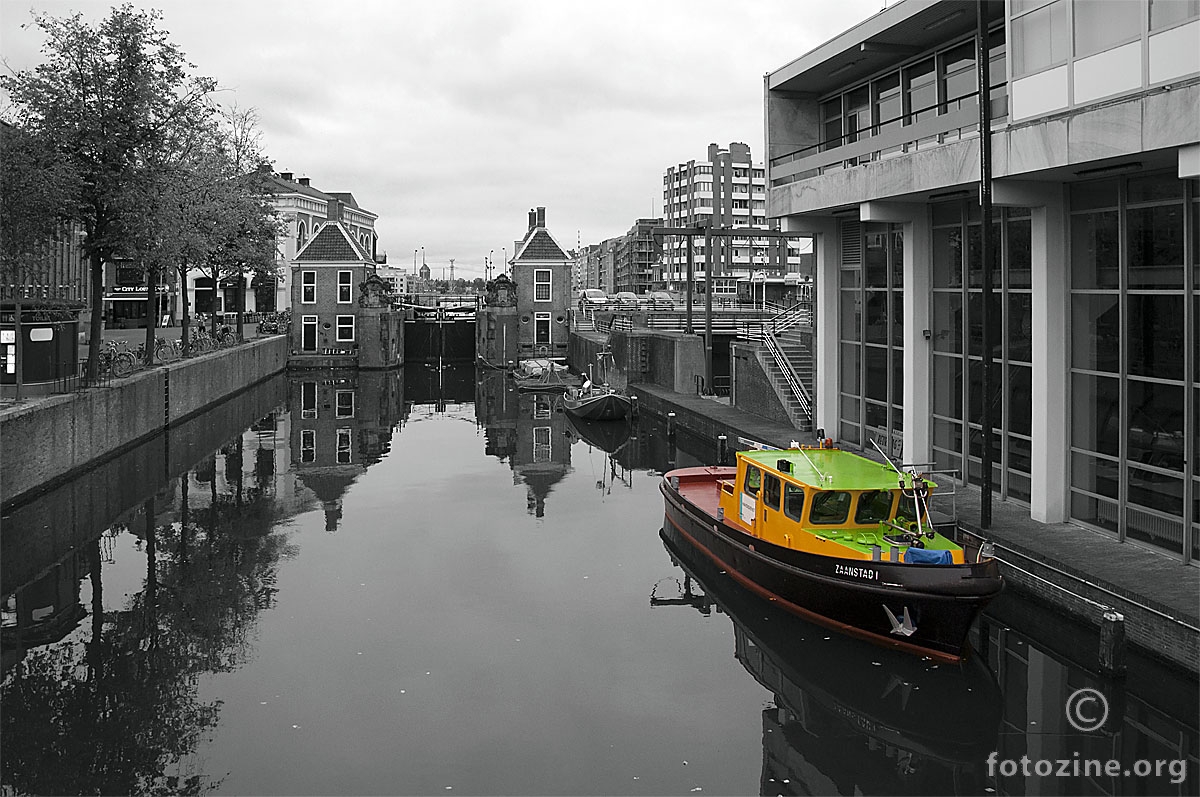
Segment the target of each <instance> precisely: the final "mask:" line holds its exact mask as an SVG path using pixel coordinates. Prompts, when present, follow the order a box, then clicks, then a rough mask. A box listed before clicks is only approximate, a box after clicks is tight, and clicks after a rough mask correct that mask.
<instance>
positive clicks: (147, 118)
mask: <svg viewBox="0 0 1200 797" xmlns="http://www.w3.org/2000/svg"><path fill="white" fill-rule="evenodd" d="M160 19H161V14H160V13H159V12H157V11H146V10H141V9H136V8H134V6H133V5H131V4H129V3H126V4H124V5H122V6H120V7H118V8H113V9H112V10H111V11H110V13H109V16H108V17H107V18H105V19H103V20H101V21H100V22H99V23H97V24H94V25H93V24H89V23H88V22H86V21H85V20H84V18H83V15H82V14H78V13H77V14H73V15H71V16H67V17H63V18H57V17H53V16H50V15H47V14H35V15H34V18H33V20H34V21H33V24H35V25H37V26H38V27H39V28H41V29H42V31H43V32H44V34H45V37H46V38H45V42H44V43H43V45H42V55H43V57H44V60H43V62H42V63H41V64H40V65H39V66H37V67H36V68H35V69H33V70H21V71H19V72H17V73H15V74H13V75H6V76H3V77H0V87H3V88H4V89H5V90H6V91H7V92H8V94H9V98H10V100H11V102H12V107H13V109H14V121H15V122H16V124H17V125H18V126H19V127H21V128H22V129H23V130H25V131H27V132H28V133H30V134H32V135H34V136H36V137H37V138H38V139H40V140H42V141H44V142H45V143H46V145H47V146H48V147H49V149H50V150H51V151H53V152H54V153H55V154H56V156H57V157H58V158H59V159H60V160H61V161H62V162H63V163H64V164H66V165H67V167H68V168H69V169H70V170H71V171H72V172H73V173H74V174H75V175H76V177H77V180H78V183H77V189H78V190H77V191H76V192H75V193H74V196H73V202H72V205H73V208H72V214H71V215H72V216H73V217H74V218H76V219H78V220H79V221H80V223H81V224H82V226H83V229H84V233H85V237H84V240H83V244H82V246H83V251H84V253H85V255H86V257H87V258H88V262H89V270H90V276H91V299H92V320H91V334H90V340H91V341H92V342H93V344H97V343H98V342H99V340H100V337H101V316H102V312H103V301H104V296H103V288H104V286H103V279H104V271H103V268H104V262H105V261H106V260H109V259H111V258H112V257H113V256H114V255H115V254H123V252H122V249H123V247H124V246H125V245H126V244H127V242H128V241H129V240H130V238H131V231H132V230H135V229H136V228H137V227H138V225H139V224H140V223H141V219H140V218H139V217H138V215H137V214H136V213H135V212H134V209H136V208H137V206H138V201H137V199H136V197H137V196H138V192H139V190H142V189H144V181H145V179H146V174H145V172H144V169H145V168H146V166H147V164H148V163H152V162H153V161H154V160H155V158H156V157H157V155H158V154H159V153H161V152H163V151H164V150H167V149H169V148H170V146H171V145H172V144H173V143H174V142H176V141H177V140H178V138H179V131H187V130H189V129H194V128H196V127H198V126H200V125H202V124H203V122H204V120H206V119H207V118H208V117H209V116H210V115H211V114H212V112H213V110H214V106H213V104H212V103H211V101H210V94H211V93H212V92H213V90H214V89H215V88H216V83H215V81H213V80H212V79H211V78H206V77H199V76H196V75H194V74H192V70H193V68H194V67H193V65H192V64H190V63H188V61H187V60H186V59H185V57H184V55H183V53H182V51H181V50H180V49H179V48H178V47H177V46H176V45H175V44H173V43H172V42H171V41H170V40H169V39H168V38H167V35H168V34H167V32H166V31H164V30H161V29H160V28H159V27H158V23H159V21H160ZM98 350H99V346H98V345H92V346H91V347H90V349H89V353H88V377H89V378H90V379H94V378H95V376H96V367H97V353H98Z"/></svg>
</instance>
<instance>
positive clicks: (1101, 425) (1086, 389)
mask: <svg viewBox="0 0 1200 797" xmlns="http://www.w3.org/2000/svg"><path fill="white" fill-rule="evenodd" d="M1071 445H1073V446H1075V447H1077V448H1082V449H1086V450H1088V451H1097V452H1099V453H1101V454H1108V455H1110V456H1114V457H1115V456H1117V455H1118V453H1119V449H1120V445H1121V401H1120V382H1118V381H1117V380H1116V379H1115V378H1110V377H1104V376H1091V375H1089V374H1072V375H1071Z"/></svg>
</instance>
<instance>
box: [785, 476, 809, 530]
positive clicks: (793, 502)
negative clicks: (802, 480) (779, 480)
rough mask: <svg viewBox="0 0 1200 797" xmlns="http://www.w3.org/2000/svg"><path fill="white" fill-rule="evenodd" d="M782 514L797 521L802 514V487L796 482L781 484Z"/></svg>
mask: <svg viewBox="0 0 1200 797" xmlns="http://www.w3.org/2000/svg"><path fill="white" fill-rule="evenodd" d="M783 514H785V515H787V516H788V517H789V518H791V519H792V520H794V521H796V522H797V523H799V522H800V517H801V516H802V515H803V514H804V488H803V487H801V486H800V485H798V484H787V483H785V484H784V485H783Z"/></svg>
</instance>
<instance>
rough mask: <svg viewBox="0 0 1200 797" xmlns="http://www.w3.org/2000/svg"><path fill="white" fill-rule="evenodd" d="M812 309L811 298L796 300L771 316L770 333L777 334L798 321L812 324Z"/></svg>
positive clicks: (798, 322)
mask: <svg viewBox="0 0 1200 797" xmlns="http://www.w3.org/2000/svg"><path fill="white" fill-rule="evenodd" d="M813 311H814V308H813V302H812V300H811V299H804V300H801V301H799V302H796V303H795V304H794V305H792V306H791V307H789V308H787V309H786V310H784V311H783V312H781V313H778V314H777V315H774V316H772V317H771V320H770V323H771V334H772V335H778V334H779V333H780V332H785V331H787V330H788V329H791V328H792V327H794V326H796V325H797V324H800V323H804V324H806V325H808V326H812V323H813V315H814V312H813Z"/></svg>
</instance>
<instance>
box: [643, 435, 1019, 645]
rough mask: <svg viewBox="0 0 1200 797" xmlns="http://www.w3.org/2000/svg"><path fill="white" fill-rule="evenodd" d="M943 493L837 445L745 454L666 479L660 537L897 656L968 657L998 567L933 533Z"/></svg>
mask: <svg viewBox="0 0 1200 797" xmlns="http://www.w3.org/2000/svg"><path fill="white" fill-rule="evenodd" d="M934 487H936V485H935V484H934V483H933V482H932V481H931V480H930V479H928V478H926V477H925V476H924V475H922V474H919V473H916V472H915V471H912V470H910V471H908V472H904V471H901V470H900V469H898V468H896V467H895V466H894V465H892V464H890V463H888V464H884V463H879V462H874V461H872V460H870V459H867V458H866V457H862V456H859V455H857V454H853V453H851V452H848V451H843V450H841V449H838V448H835V447H833V445H832V444H831V443H829V442H826V443H823V444H822V445H820V446H816V447H807V446H798V447H794V448H789V449H771V448H768V449H758V450H750V451H739V452H737V465H736V467H724V466H721V467H692V468H680V469H677V470H672V471H670V472H668V473H666V474H665V475H664V476H663V481H662V485H661V489H662V492H663V495H664V496H665V498H666V522H665V524H664V532H665V533H666V534H667V535H668V536H669V537H671V538H672V539H675V540H676V541H685V542H687V543H688V544H690V545H692V546H694V547H695V548H697V549H698V550H699V551H701V552H702V553H704V554H705V555H707V556H708V557H709V558H710V559H712V560H713V561H714V563H716V564H717V565H719V566H720V567H721V568H722V569H724V570H726V571H727V572H728V574H729V575H730V576H732V577H733V578H734V579H735V580H737V581H738V582H740V583H741V584H742V585H743V586H746V587H748V588H749V589H751V590H752V591H754V592H756V593H758V594H759V595H761V596H763V597H765V598H767V599H769V600H772V601H775V602H777V603H778V604H779V605H780V606H782V607H783V608H785V609H787V610H789V611H792V612H793V613H795V614H798V615H801V616H804V617H808V618H810V619H815V620H818V621H821V622H824V623H826V624H827V625H832V626H834V627H837V628H839V629H841V630H844V631H846V632H849V633H853V634H856V635H860V636H868V637H871V638H873V639H875V640H876V641H882V642H885V643H887V644H889V645H892V646H895V647H901V648H906V649H909V650H912V651H914V652H921V653H927V654H930V655H933V656H936V657H938V658H943V659H958V658H961V657H962V656H963V655H964V654H965V651H966V649H967V633H968V631H969V630H970V627H971V623H972V622H973V621H974V619H975V616H976V615H977V614H978V613H979V611H980V609H982V608H983V606H984V605H985V604H986V603H987V602H988V601H989V600H991V599H992V598H993V597H994V596H995V595H996V594H997V593H999V592H1000V590H1001V589H1002V588H1003V585H1004V582H1003V579H1002V578H1001V576H1000V572H999V567H998V564H997V562H996V561H995V560H994V559H993V558H992V557H990V556H986V555H984V554H983V553H982V549H981V550H980V551H975V552H974V555H973V556H968V553H967V552H966V551H965V550H964V549H963V547H962V546H961V545H959V544H958V543H956V542H954V541H953V540H952V539H950V538H949V537H947V536H945V535H944V534H942V533H941V532H940V531H938V530H937V529H935V528H934V526H933V525H932V522H931V517H930V512H929V501H930V495H931V492H932V490H933V488H934Z"/></svg>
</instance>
